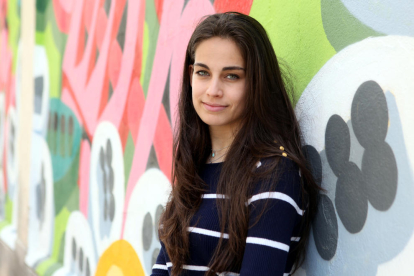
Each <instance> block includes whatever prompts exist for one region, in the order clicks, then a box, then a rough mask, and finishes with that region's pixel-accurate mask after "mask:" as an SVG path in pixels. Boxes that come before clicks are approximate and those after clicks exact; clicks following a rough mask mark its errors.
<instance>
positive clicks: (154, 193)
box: [124, 168, 171, 275]
mask: <svg viewBox="0 0 414 276" xmlns="http://www.w3.org/2000/svg"><path fill="white" fill-rule="evenodd" d="M170 191H171V184H170V181H169V180H168V179H167V177H166V176H165V175H164V174H163V173H162V172H161V171H160V170H159V169H155V168H153V169H149V170H147V171H146V172H145V173H144V174H143V175H142V176H141V178H140V179H139V180H138V182H137V184H136V186H135V187H134V190H133V191H132V194H131V198H130V201H129V205H128V214H127V218H126V222H125V231H124V239H125V240H127V241H128V242H129V243H130V244H131V245H132V246H133V247H134V248H135V250H136V252H137V253H138V257H139V259H140V260H141V263H142V266H143V267H144V269H145V271H146V273H147V274H148V275H149V274H151V270H152V266H153V264H154V263H155V261H156V259H157V257H158V253H159V251H160V248H161V246H160V242H159V239H158V222H159V219H160V216H161V214H162V212H163V210H164V206H165V204H166V203H167V200H168V195H169V194H170Z"/></svg>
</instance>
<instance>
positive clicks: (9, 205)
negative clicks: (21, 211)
mask: <svg viewBox="0 0 414 276" xmlns="http://www.w3.org/2000/svg"><path fill="white" fill-rule="evenodd" d="M4 211H5V215H6V221H8V222H10V223H11V221H12V216H13V201H12V200H11V198H10V197H9V195H8V194H6V204H5V206H4Z"/></svg>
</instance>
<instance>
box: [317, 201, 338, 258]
mask: <svg viewBox="0 0 414 276" xmlns="http://www.w3.org/2000/svg"><path fill="white" fill-rule="evenodd" d="M312 227H313V238H314V240H315V244H316V249H317V250H318V253H319V255H320V256H321V257H322V258H323V259H324V260H327V261H329V260H330V259H332V258H333V256H335V252H336V247H337V245H338V221H337V219H336V214H335V208H334V206H333V203H332V201H331V200H330V199H329V197H328V196H326V195H323V194H321V195H320V196H319V205H318V211H317V213H316V216H315V220H314V221H313V224H312Z"/></svg>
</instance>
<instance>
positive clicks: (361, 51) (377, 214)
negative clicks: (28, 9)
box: [0, 0, 414, 276]
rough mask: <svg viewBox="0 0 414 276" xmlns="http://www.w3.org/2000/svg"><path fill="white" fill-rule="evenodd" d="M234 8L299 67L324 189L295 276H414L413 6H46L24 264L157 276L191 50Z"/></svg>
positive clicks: (299, 87) (5, 82) (14, 52)
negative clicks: (199, 34)
mask: <svg viewBox="0 0 414 276" xmlns="http://www.w3.org/2000/svg"><path fill="white" fill-rule="evenodd" d="M23 2H24V1H22V2H20V0H8V1H7V0H1V1H0V3H1V4H0V7H1V9H0V157H1V158H0V164H1V166H0V169H1V172H2V173H1V177H0V239H1V240H2V241H3V242H4V243H6V244H7V245H8V246H9V247H10V248H11V249H13V248H14V245H15V242H16V227H17V224H16V220H17V214H18V212H17V210H18V207H19V206H18V204H16V202H17V201H16V198H17V195H18V193H19V185H18V181H17V176H18V174H19V173H23V172H18V170H17V167H18V166H17V164H18V160H17V154H16V150H17V147H16V139H15V138H16V136H17V133H18V130H19V126H18V114H19V113H18V110H19V108H18V107H19V100H21V99H19V89H20V82H21V81H20V79H19V72H20V71H21V68H20V66H19V64H20V62H19V56H20V52H21V47H20V46H19V45H20V44H19V36H20V6H21V5H22V4H23ZM229 10H233V11H239V12H242V13H245V14H249V15H251V16H253V17H254V18H256V19H258V20H259V21H260V22H261V23H262V24H263V25H264V27H265V28H266V30H267V31H268V34H269V36H270V38H271V41H272V44H273V46H274V48H275V51H276V54H277V55H278V57H280V59H281V60H282V64H283V65H287V66H288V67H289V68H290V71H291V74H292V77H293V80H294V83H295V99H294V102H293V103H294V105H295V108H296V112H297V114H298V118H299V120H300V124H301V126H302V128H303V132H304V138H305V139H304V141H305V145H304V150H305V152H306V155H307V158H308V160H309V162H310V163H311V164H312V172H313V174H314V176H315V178H316V179H317V181H318V182H319V183H320V185H322V187H323V188H324V189H326V192H323V193H321V194H320V206H319V211H318V214H317V218H316V220H315V222H314V224H313V227H312V233H311V238H310V243H309V247H308V256H307V259H306V260H305V263H304V265H303V266H302V267H301V268H300V270H299V272H298V273H297V275H299V276H303V275H309V276H310V275H395V274H396V272H398V273H397V274H398V275H411V274H413V273H414V268H413V267H411V266H410V261H409V260H412V258H413V257H414V238H413V233H414V217H413V216H412V215H411V214H410V213H411V210H412V209H413V208H414V203H413V202H414V201H413V198H414V180H413V179H414V174H413V169H414V163H413V162H414V143H413V141H414V124H413V119H414V109H413V108H412V105H413V103H414V94H413V92H414V77H413V76H414V69H413V68H414V21H413V20H412V14H414V5H413V4H412V3H411V1H409V0H404V1H399V2H398V4H397V3H396V2H395V1H390V0H375V1H374V0H367V1H364V2H363V3H362V2H361V3H360V2H356V1H350V0H312V1H282V0H272V1H258V0H255V1H253V0H244V1H228V0H227V1H226V0H73V1H67V0H36V1H35V11H34V12H35V15H36V22H35V25H34V26H31V28H32V29H33V32H35V42H34V45H35V46H34V59H33V87H34V102H33V107H34V112H33V114H32V138H31V154H30V162H31V166H30V168H27V172H24V173H29V174H30V187H29V194H30V196H29V206H30V209H29V218H28V225H27V228H28V242H27V254H26V256H25V260H24V262H25V263H26V264H27V266H29V267H30V268H31V269H32V270H33V271H35V272H36V273H37V274H38V275H55V276H57V275H150V273H151V267H152V265H153V264H154V262H155V259H156V257H157V255H158V252H159V250H160V245H159V241H158V236H157V231H156V225H157V221H158V220H159V217H160V214H161V213H162V211H163V208H164V207H163V206H164V205H165V202H166V200H167V198H168V194H169V191H170V189H171V162H172V137H173V132H174V129H175V118H176V113H177V110H176V106H177V101H178V90H179V86H180V81H181V76H180V74H181V73H182V65H183V62H184V52H185V48H186V45H187V42H188V40H189V38H190V35H191V33H192V31H193V30H194V28H195V26H196V24H197V22H198V21H199V20H200V18H201V17H203V16H204V15H207V14H212V13H217V12H224V11H229ZM19 227H20V226H19ZM21 227H23V226H21Z"/></svg>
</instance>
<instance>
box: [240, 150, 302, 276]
mask: <svg viewBox="0 0 414 276" xmlns="http://www.w3.org/2000/svg"><path fill="white" fill-rule="evenodd" d="M284 159H286V158H284ZM284 162H286V163H287V166H285V169H284V170H283V173H281V176H280V177H279V178H278V182H277V184H276V187H275V188H274V189H272V190H266V189H265V190H263V189H261V190H260V191H258V190H256V191H255V192H254V193H253V196H252V197H251V198H250V199H249V201H248V205H249V209H250V216H249V230H248V233H247V239H246V247H245V252H244V255H243V262H242V267H241V271H240V275H242V276H249V275H263V276H266V275H275V276H282V275H283V276H287V275H289V272H290V269H291V263H290V264H287V263H288V253H289V250H290V248H291V247H292V246H294V245H295V243H297V242H298V241H299V240H300V232H298V231H297V230H298V227H299V222H300V221H301V218H302V215H303V210H302V209H301V205H302V204H301V185H300V175H299V170H298V167H297V166H296V165H294V163H293V162H292V161H290V160H288V161H286V160H285V161H284Z"/></svg>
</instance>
